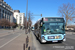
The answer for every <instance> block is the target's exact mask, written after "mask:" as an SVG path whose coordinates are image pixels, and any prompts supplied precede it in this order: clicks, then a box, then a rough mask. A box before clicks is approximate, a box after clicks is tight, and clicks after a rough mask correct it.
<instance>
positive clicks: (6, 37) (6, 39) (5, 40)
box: [0, 31, 22, 49]
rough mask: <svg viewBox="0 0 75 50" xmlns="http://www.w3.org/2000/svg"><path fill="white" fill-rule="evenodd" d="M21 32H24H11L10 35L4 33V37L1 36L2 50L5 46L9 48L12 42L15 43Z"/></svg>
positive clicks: (0, 47)
mask: <svg viewBox="0 0 75 50" xmlns="http://www.w3.org/2000/svg"><path fill="white" fill-rule="evenodd" d="M21 32H22V31H16V32H10V33H8V32H3V35H2V36H0V49H2V48H3V47H4V46H7V45H8V44H9V43H10V42H11V41H13V40H14V39H15V38H17V37H18V36H20V35H21ZM0 34H1V33H0Z"/></svg>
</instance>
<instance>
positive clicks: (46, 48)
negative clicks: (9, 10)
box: [32, 32, 75, 50]
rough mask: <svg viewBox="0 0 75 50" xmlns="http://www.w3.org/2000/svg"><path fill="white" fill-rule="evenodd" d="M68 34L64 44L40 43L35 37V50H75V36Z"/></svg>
mask: <svg viewBox="0 0 75 50" xmlns="http://www.w3.org/2000/svg"><path fill="white" fill-rule="evenodd" d="M68 33H69V32H67V34H66V41H65V42H63V43H50V42H49V43H45V44H40V42H39V41H38V40H37V39H36V38H35V36H34V34H33V33H32V36H33V50H75V34H68Z"/></svg>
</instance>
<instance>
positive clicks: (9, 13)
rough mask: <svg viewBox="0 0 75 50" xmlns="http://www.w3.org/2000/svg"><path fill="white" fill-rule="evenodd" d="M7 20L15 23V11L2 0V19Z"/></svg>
mask: <svg viewBox="0 0 75 50" xmlns="http://www.w3.org/2000/svg"><path fill="white" fill-rule="evenodd" d="M2 18H5V19H8V20H9V21H10V22H13V9H12V8H11V6H10V5H8V4H7V3H6V2H4V0H0V19H2Z"/></svg>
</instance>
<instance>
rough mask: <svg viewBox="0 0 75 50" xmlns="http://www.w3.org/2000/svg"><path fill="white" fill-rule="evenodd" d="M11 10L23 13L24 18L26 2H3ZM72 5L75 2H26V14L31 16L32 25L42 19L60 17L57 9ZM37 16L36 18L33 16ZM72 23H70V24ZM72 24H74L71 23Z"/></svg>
mask: <svg viewBox="0 0 75 50" xmlns="http://www.w3.org/2000/svg"><path fill="white" fill-rule="evenodd" d="M4 1H5V2H6V3H7V4H8V5H10V6H11V7H12V9H13V10H20V12H21V13H25V16H26V4H27V0H4ZM67 3H70V4H74V5H75V0H28V12H29V11H30V12H31V13H32V14H33V17H34V18H32V21H33V24H34V23H35V22H36V21H37V20H38V19H40V18H41V16H40V14H42V17H61V16H60V15H59V14H58V8H59V7H60V6H62V4H67ZM35 15H38V16H35ZM71 23H72V22H71ZM72 24H74V23H72Z"/></svg>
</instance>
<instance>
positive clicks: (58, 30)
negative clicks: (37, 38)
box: [43, 22, 65, 34]
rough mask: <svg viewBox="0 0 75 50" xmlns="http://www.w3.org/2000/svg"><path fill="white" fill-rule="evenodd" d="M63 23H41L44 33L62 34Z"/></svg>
mask: <svg viewBox="0 0 75 50" xmlns="http://www.w3.org/2000/svg"><path fill="white" fill-rule="evenodd" d="M64 31H65V30H64V23H50V22H45V23H44V24H43V32H44V34H64Z"/></svg>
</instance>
